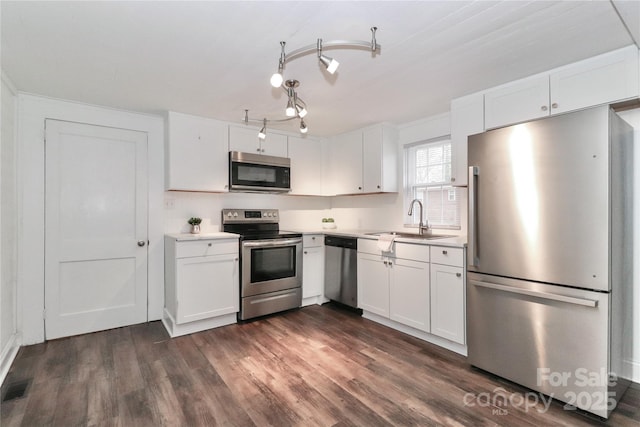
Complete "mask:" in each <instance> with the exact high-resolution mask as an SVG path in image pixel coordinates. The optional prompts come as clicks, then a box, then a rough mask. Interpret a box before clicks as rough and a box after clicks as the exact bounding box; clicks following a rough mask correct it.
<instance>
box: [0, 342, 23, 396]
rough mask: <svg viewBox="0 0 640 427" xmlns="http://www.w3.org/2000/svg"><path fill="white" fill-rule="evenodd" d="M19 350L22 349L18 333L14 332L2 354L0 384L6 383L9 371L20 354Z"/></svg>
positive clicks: (0, 356) (0, 357)
mask: <svg viewBox="0 0 640 427" xmlns="http://www.w3.org/2000/svg"><path fill="white" fill-rule="evenodd" d="M18 350H20V343H19V340H18V334H13V335H11V337H10V338H9V341H8V342H7V345H5V346H4V348H3V349H2V353H1V354H0V384H3V383H4V380H5V378H6V377H7V374H8V373H9V369H10V368H11V364H12V363H13V361H14V360H15V358H16V356H17V355H18Z"/></svg>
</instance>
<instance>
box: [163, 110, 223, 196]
mask: <svg viewBox="0 0 640 427" xmlns="http://www.w3.org/2000/svg"><path fill="white" fill-rule="evenodd" d="M228 152H229V142H228V130H227V125H226V124H225V123H223V122H219V121H217V120H213V119H208V118H204V117H197V116H190V115H186V114H181V113H175V112H169V113H168V117H167V160H166V166H167V168H166V188H167V189H168V190H185V191H213V192H221V191H227V190H228V181H229V173H228V170H229V164H228V163H229V161H228V154H227V153H228Z"/></svg>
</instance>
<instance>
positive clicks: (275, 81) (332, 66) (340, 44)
mask: <svg viewBox="0 0 640 427" xmlns="http://www.w3.org/2000/svg"><path fill="white" fill-rule="evenodd" d="M370 30H371V41H370V42H368V41H363V40H330V41H327V42H323V41H322V39H321V38H319V39H318V40H317V41H316V43H315V44H310V45H307V46H303V47H301V48H300V49H296V50H293V51H291V52H289V54H286V52H285V46H286V42H284V41H281V42H280V59H279V60H278V72H276V73H275V74H273V75H272V76H271V85H272V86H273V87H280V85H282V83H283V81H284V77H283V74H282V73H283V71H284V67H285V65H286V64H287V62H289V61H293V60H294V59H296V58H299V57H301V56H305V55H308V54H310V53H313V52H316V53H317V55H318V60H319V61H320V63H321V64H323V65H324V66H325V68H326V69H327V71H328V72H329V73H331V74H333V73H335V72H336V70H337V69H338V65H340V64H339V63H338V61H336V60H335V59H333V58H330V57H328V56H326V55H324V54H323V53H322V50H323V49H325V50H326V49H330V48H353V49H362V48H366V49H367V50H370V51H371V52H372V53H373V54H374V55H375V54H376V53H379V52H380V48H381V46H380V45H379V44H378V42H377V41H376V31H377V30H378V27H371V28H370Z"/></svg>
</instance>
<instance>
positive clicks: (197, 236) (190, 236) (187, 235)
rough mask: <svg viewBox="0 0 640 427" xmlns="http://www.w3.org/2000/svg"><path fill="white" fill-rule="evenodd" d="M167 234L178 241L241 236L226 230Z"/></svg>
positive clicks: (236, 237)
mask: <svg viewBox="0 0 640 427" xmlns="http://www.w3.org/2000/svg"><path fill="white" fill-rule="evenodd" d="M165 236H167V237H171V238H173V239H176V240H178V241H183V240H216V239H238V238H239V237H240V236H239V235H238V234H234V233H224V232H221V231H220V232H215V233H199V234H191V233H166V234H165Z"/></svg>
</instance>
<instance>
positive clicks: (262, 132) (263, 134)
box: [258, 119, 267, 139]
mask: <svg viewBox="0 0 640 427" xmlns="http://www.w3.org/2000/svg"><path fill="white" fill-rule="evenodd" d="M266 137H267V119H263V120H262V129H260V132H258V138H260V139H265V138H266Z"/></svg>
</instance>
